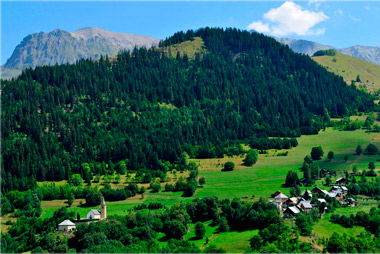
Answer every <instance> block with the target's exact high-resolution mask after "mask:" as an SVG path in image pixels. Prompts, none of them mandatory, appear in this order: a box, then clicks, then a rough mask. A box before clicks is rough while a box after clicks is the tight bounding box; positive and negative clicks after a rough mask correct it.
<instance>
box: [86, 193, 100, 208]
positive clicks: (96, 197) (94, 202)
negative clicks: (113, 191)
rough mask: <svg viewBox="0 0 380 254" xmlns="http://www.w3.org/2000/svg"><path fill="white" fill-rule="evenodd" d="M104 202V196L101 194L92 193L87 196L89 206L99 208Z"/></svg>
mask: <svg viewBox="0 0 380 254" xmlns="http://www.w3.org/2000/svg"><path fill="white" fill-rule="evenodd" d="M101 202H102V195H101V194H100V193H99V192H95V191H92V192H90V193H89V194H87V196H86V205H87V206H98V205H100V203H101Z"/></svg>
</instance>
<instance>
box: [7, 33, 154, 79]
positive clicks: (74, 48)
mask: <svg viewBox="0 0 380 254" xmlns="http://www.w3.org/2000/svg"><path fill="white" fill-rule="evenodd" d="M158 42H159V40H158V39H155V38H152V37H150V36H142V35H136V34H126V33H114V32H109V31H106V30H103V29H101V28H98V27H87V28H82V29H79V30H77V31H75V32H67V31H64V30H61V29H56V30H53V31H51V32H50V33H43V32H40V33H34V34H31V35H28V36H26V37H25V38H24V39H23V40H22V42H21V43H20V44H19V45H18V46H17V47H16V49H15V50H14V52H13V54H12V56H11V57H10V58H9V59H8V60H7V62H6V63H5V64H4V66H2V74H3V75H2V77H3V78H7V77H9V76H12V75H14V73H20V72H21V71H22V70H23V69H25V68H29V67H31V68H34V67H36V66H43V65H54V64H57V63H58V64H64V63H75V61H77V60H79V59H84V58H92V59H99V58H100V56H101V55H109V56H115V55H116V54H117V53H118V52H119V51H120V50H121V49H126V50H132V49H133V48H134V47H135V46H138V47H148V48H149V47H151V46H156V45H158Z"/></svg>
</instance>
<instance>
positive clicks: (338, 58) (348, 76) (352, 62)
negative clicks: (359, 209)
mask: <svg viewBox="0 0 380 254" xmlns="http://www.w3.org/2000/svg"><path fill="white" fill-rule="evenodd" d="M312 58H313V59H314V60H315V61H316V62H317V63H319V64H321V65H323V66H324V67H326V68H327V70H328V71H331V72H333V73H335V74H337V75H339V76H342V77H343V78H344V81H346V83H347V84H351V81H352V80H354V81H356V77H357V75H359V77H360V80H361V82H358V83H357V85H364V86H366V87H367V89H368V91H375V90H378V89H380V66H379V65H376V64H372V63H369V62H367V61H364V60H361V59H358V58H355V57H352V56H348V55H344V54H341V53H337V54H336V55H335V56H327V55H325V56H316V57H312Z"/></svg>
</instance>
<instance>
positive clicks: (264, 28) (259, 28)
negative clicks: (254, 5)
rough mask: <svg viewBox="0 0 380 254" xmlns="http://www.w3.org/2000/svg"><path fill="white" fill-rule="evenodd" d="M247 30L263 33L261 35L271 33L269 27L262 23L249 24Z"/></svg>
mask: <svg viewBox="0 0 380 254" xmlns="http://www.w3.org/2000/svg"><path fill="white" fill-rule="evenodd" d="M247 29H248V30H256V31H258V32H261V33H270V29H269V25H268V24H264V23H263V22H261V21H256V22H253V23H251V24H249V26H248V28H247Z"/></svg>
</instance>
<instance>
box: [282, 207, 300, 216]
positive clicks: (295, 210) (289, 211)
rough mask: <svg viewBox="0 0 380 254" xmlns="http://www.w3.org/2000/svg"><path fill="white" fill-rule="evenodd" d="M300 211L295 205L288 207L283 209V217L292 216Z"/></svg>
mask: <svg viewBox="0 0 380 254" xmlns="http://www.w3.org/2000/svg"><path fill="white" fill-rule="evenodd" d="M300 212H301V211H300V209H298V208H297V207H296V206H291V207H288V208H286V209H285V211H284V213H283V214H284V215H283V217H284V218H292V217H294V216H296V215H297V214H298V213H300Z"/></svg>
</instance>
